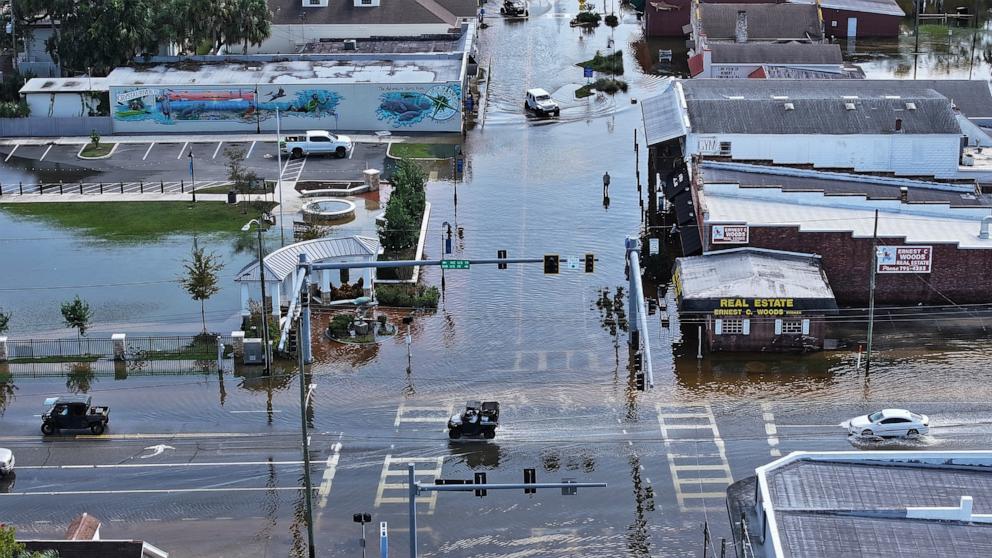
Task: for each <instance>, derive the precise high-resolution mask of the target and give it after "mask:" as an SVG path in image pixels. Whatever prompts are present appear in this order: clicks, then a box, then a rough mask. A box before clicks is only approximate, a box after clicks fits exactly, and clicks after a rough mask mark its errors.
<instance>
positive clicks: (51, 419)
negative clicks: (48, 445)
mask: <svg viewBox="0 0 992 558" xmlns="http://www.w3.org/2000/svg"><path fill="white" fill-rule="evenodd" d="M46 403H47V402H46ZM51 405H52V406H51V408H49V409H48V410H47V411H45V414H43V415H41V433H42V434H44V435H46V436H50V435H52V434H57V433H58V431H59V430H89V431H90V432H92V433H93V434H97V435H100V434H103V431H104V430H106V429H107V423H109V422H110V407H94V406H92V405H91V402H90V398H89V396H64V397H57V398H55V399H54V400H52V401H51Z"/></svg>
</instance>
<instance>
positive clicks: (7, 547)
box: [0, 525, 59, 558]
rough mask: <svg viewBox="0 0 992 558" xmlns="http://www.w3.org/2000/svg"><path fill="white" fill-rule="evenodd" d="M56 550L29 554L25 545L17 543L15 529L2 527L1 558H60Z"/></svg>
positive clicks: (0, 535) (0, 532)
mask: <svg viewBox="0 0 992 558" xmlns="http://www.w3.org/2000/svg"><path fill="white" fill-rule="evenodd" d="M58 556H59V553H58V552H56V551H54V550H46V551H44V552H28V551H27V550H25V548H24V545H23V544H21V543H19V542H17V539H16V538H15V532H14V528H13V527H7V526H6V525H0V558H58Z"/></svg>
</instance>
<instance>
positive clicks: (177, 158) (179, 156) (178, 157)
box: [176, 141, 189, 161]
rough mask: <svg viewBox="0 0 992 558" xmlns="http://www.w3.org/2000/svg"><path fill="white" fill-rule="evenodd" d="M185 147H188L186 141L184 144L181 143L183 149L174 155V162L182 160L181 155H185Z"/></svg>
mask: <svg viewBox="0 0 992 558" xmlns="http://www.w3.org/2000/svg"><path fill="white" fill-rule="evenodd" d="M187 145H189V142H188V141H187V142H185V143H183V148H182V149H180V150H179V155H176V160H177V161H178V160H179V159H182V158H183V155H185V154H186V146H187Z"/></svg>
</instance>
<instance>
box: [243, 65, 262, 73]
mask: <svg viewBox="0 0 992 558" xmlns="http://www.w3.org/2000/svg"><path fill="white" fill-rule="evenodd" d="M245 69H246V70H248V71H249V72H258V71H260V70H261V69H262V67H261V66H245Z"/></svg>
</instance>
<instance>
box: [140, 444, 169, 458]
mask: <svg viewBox="0 0 992 558" xmlns="http://www.w3.org/2000/svg"><path fill="white" fill-rule="evenodd" d="M167 449H171V450H174V449H176V448H174V447H172V446H167V445H165V444H159V445H157V446H148V447H147V448H145V450H146V451H151V453H150V454H148V455H142V456H141V459H148V458H149V457H155V456H158V455H162V454H163V453H165V450H167Z"/></svg>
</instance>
